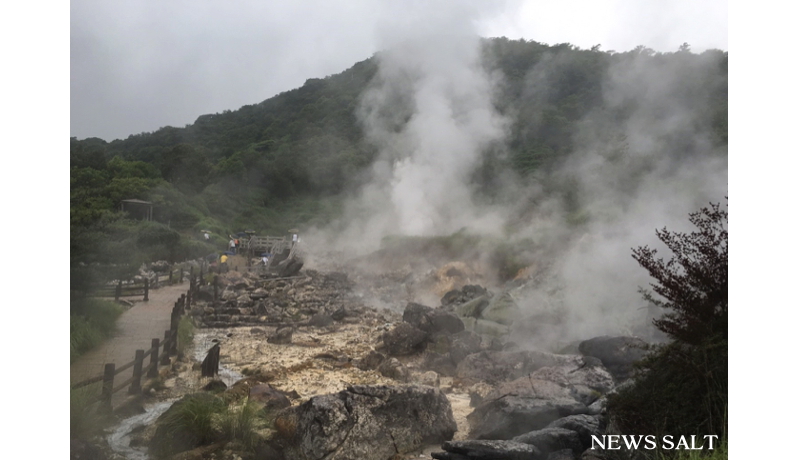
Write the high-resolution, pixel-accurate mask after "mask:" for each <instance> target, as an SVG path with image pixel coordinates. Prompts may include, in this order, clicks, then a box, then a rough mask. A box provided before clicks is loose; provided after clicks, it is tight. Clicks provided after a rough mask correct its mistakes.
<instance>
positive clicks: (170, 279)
mask: <svg viewBox="0 0 800 460" xmlns="http://www.w3.org/2000/svg"><path fill="white" fill-rule="evenodd" d="M169 285H170V286H172V265H170V266H169Z"/></svg>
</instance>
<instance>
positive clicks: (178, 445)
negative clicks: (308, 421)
mask: <svg viewBox="0 0 800 460" xmlns="http://www.w3.org/2000/svg"><path fill="white" fill-rule="evenodd" d="M263 413H264V412H263V410H262V407H261V405H260V404H258V403H256V402H253V401H249V400H245V401H244V403H243V404H242V405H240V406H229V405H228V403H227V402H226V401H225V399H223V398H222V397H219V396H214V395H211V394H208V393H198V394H192V395H188V396H185V397H184V398H183V399H182V400H180V401H178V402H176V403H175V404H173V406H172V407H170V408H169V410H167V412H166V413H164V415H162V418H161V419H159V422H158V425H159V426H158V428H157V429H156V435H155V437H154V438H153V444H152V448H153V452H154V453H155V454H156V455H158V456H160V457H167V456H170V455H174V454H175V453H178V452H182V451H185V450H189V449H193V448H195V447H198V446H202V445H208V444H212V443H214V442H219V441H228V442H230V441H238V442H239V443H241V445H242V446H243V447H245V448H247V449H250V450H251V451H252V450H255V448H256V446H257V444H258V443H259V442H260V440H261V438H260V437H259V435H258V430H259V429H260V428H262V427H263V426H264V425H265V421H264V417H263V415H262V414H263Z"/></svg>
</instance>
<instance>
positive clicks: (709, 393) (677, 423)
mask: <svg viewBox="0 0 800 460" xmlns="http://www.w3.org/2000/svg"><path fill="white" fill-rule="evenodd" d="M689 220H690V222H691V223H692V224H694V225H695V226H696V227H697V228H698V230H699V231H695V232H691V233H680V232H669V231H667V230H666V229H663V230H657V231H656V235H657V236H658V238H659V239H660V240H661V241H662V242H663V243H664V244H665V245H666V247H667V248H669V249H670V250H671V251H672V253H673V256H672V257H671V258H670V259H669V260H668V261H665V260H664V259H662V258H659V257H657V252H656V250H655V249H650V248H648V247H646V246H645V247H640V248H637V249H635V250H634V251H633V257H634V258H635V259H636V261H637V262H639V264H640V265H642V267H644V268H645V269H647V271H648V272H649V273H650V276H652V277H653V278H654V279H655V282H654V283H651V284H650V287H651V288H652V289H653V292H649V291H643V293H644V297H645V299H646V300H648V301H650V302H652V303H653V304H654V305H656V306H658V307H661V308H663V309H664V310H665V311H666V313H665V314H664V315H663V316H662V317H661V318H658V319H655V320H654V321H653V324H654V325H655V326H656V327H657V328H658V329H659V330H661V331H662V332H664V333H666V334H667V335H669V336H670V337H671V338H672V339H673V341H672V342H671V343H669V344H667V345H663V346H659V347H656V348H654V349H653V350H652V351H651V353H649V354H648V356H647V357H646V358H645V359H644V360H643V361H642V362H641V363H640V364H639V367H638V372H637V375H636V376H635V378H634V381H633V384H632V385H629V386H623V387H622V388H620V390H619V391H618V392H617V394H614V395H610V396H609V398H608V406H607V408H608V413H609V425H610V426H613V427H614V428H615V429H616V430H618V431H619V432H620V433H625V434H636V433H652V434H657V435H664V434H670V435H692V434H694V435H718V436H720V438H721V439H723V438H724V435H725V433H726V432H727V422H728V421H727V410H728V229H727V227H728V226H727V223H728V212H727V210H723V209H720V206H719V205H714V204H712V205H711V207H710V208H704V209H702V210H700V211H699V212H696V213H692V214H690V218H689Z"/></svg>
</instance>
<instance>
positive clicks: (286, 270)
mask: <svg viewBox="0 0 800 460" xmlns="http://www.w3.org/2000/svg"><path fill="white" fill-rule="evenodd" d="M301 268H303V259H301V258H300V257H293V258H291V259H285V260H282V261H280V263H278V276H279V277H281V278H287V277H289V276H295V275H297V274H298V273H300V269H301Z"/></svg>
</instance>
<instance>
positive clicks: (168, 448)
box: [150, 393, 225, 457]
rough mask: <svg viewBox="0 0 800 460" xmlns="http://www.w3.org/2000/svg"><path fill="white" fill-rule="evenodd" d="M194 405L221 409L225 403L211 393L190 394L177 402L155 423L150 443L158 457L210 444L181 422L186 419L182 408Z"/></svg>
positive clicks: (151, 449)
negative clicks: (205, 443)
mask: <svg viewBox="0 0 800 460" xmlns="http://www.w3.org/2000/svg"><path fill="white" fill-rule="evenodd" d="M194 404H200V405H204V406H206V405H219V407H220V408H221V407H222V406H223V405H224V404H225V403H224V402H223V401H222V400H221V399H219V398H218V397H216V396H214V395H212V394H210V393H195V394H189V395H186V396H184V397H183V398H181V399H180V400H179V401H177V402H175V403H174V404H173V405H172V406H170V408H169V409H167V411H166V412H164V413H163V414H161V416H159V417H158V419H157V420H156V422H155V425H156V430H155V434H154V435H153V438H152V439H151V441H150V452H151V453H153V454H155V455H156V456H158V457H168V456H170V455H173V454H176V453H178V452H184V451H187V450H191V449H194V448H195V447H198V446H200V445H202V444H203V443H204V442H208V440H207V439H203V438H201V437H200V435H199V434H198V433H196V432H194V431H192V430H191V429H189V428H187V426H186V423H183V422H181V421H180V420H181V419H182V417H184V415H183V412H184V411H183V410H182V409H181V407H182V406H184V405H194Z"/></svg>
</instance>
